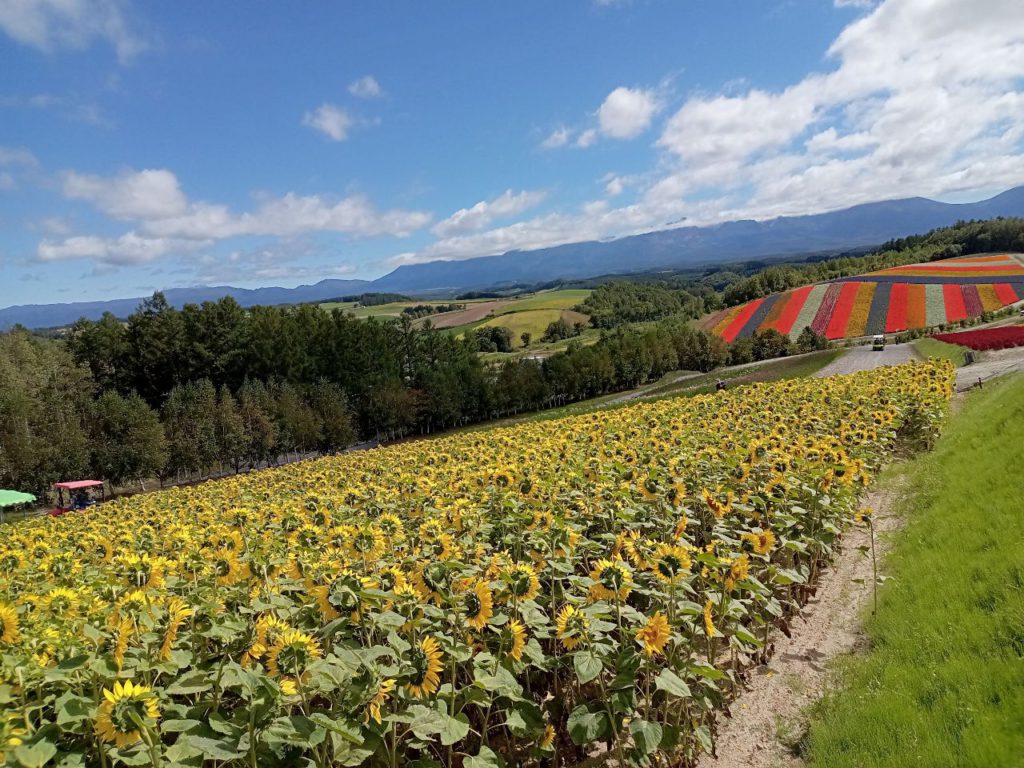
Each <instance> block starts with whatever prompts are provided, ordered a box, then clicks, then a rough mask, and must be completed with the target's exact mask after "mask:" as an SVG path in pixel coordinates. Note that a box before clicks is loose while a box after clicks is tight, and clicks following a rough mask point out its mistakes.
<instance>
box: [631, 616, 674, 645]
mask: <svg viewBox="0 0 1024 768" xmlns="http://www.w3.org/2000/svg"><path fill="white" fill-rule="evenodd" d="M669 637H671V631H670V630H669V627H668V619H666V618H665V614H663V613H662V612H661V611H658V612H657V613H655V614H654V615H653V616H651V618H649V619H648V620H647V623H646V624H644V626H643V627H641V628H640V631H639V632H637V633H636V639H637V642H638V643H641V644H642V645H643V647H644V654H645V655H646V656H654V655H656V654H660V653H661V652H662V651H664V650H665V646H666V645H667V644H668V641H669Z"/></svg>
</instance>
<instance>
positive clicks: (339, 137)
mask: <svg viewBox="0 0 1024 768" xmlns="http://www.w3.org/2000/svg"><path fill="white" fill-rule="evenodd" d="M354 122H355V121H354V120H353V119H352V116H351V115H349V113H348V112H346V111H345V110H344V109H342V108H341V107H336V106H334V105H333V104H321V105H320V106H319V107H317V108H316V109H314V110H313V111H312V112H307V113H306V114H304V115H303V116H302V124H303V125H305V126H306V127H308V128H312V129H314V130H317V131H320V133H322V134H323V135H324V136H326V137H327V138H329V139H331V140H332V141H344V140H345V139H347V138H348V132H349V130H350V129H351V128H352V125H353V123H354Z"/></svg>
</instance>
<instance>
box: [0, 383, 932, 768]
mask: <svg viewBox="0 0 1024 768" xmlns="http://www.w3.org/2000/svg"><path fill="white" fill-rule="evenodd" d="M951 391H952V366H951V365H949V364H948V363H928V364H914V365H906V366H900V367H897V368H888V369H884V370H883V371H879V372H865V373H860V374H855V375H851V376H846V377H836V378H831V379H817V380H811V379H798V380H792V381H785V382H779V383H775V384H767V385H752V386H750V387H747V388H740V389H736V390H734V391H728V392H724V393H718V394H715V395H705V396H696V397H692V398H676V399H672V400H664V401H660V402H656V403H646V404H640V405H634V406H629V407H626V408H621V409H617V410H613V411H605V412H599V413H592V414H585V415H581V416H577V417H572V418H566V419H560V420H550V421H545V422H538V423H532V424H523V425H518V426H515V427H511V428H507V429H494V430H490V431H485V432H474V433H466V434H459V435H454V436H452V437H448V438H443V439H437V440H432V441H429V442H415V443H406V444H402V445H397V446H393V447H389V448H384V449H379V450H372V451H366V452H362V453H357V454H346V455H341V456H337V457H332V458H326V459H320V460H316V461H310V462H305V463H302V464H298V465H291V466H289V467H284V468H280V469H275V470H266V471H261V472H254V473H251V474H248V475H245V476H240V477H236V478H232V479H229V480H222V481H216V482H209V483H205V484H203V485H198V486H193V487H188V488H178V489H174V490H170V491H166V492H161V493H155V494H149V495H143V496H138V497H135V498H132V499H128V500H121V501H117V502H113V503H110V504H108V505H104V506H102V507H100V508H97V509H95V510H94V511H92V512H89V513H84V514H75V515H68V516H65V517H63V518H60V519H49V518H47V519H42V520H39V521H36V522H33V523H29V524H25V525H22V526H20V527H18V528H17V529H11V535H9V536H8V537H7V538H6V539H4V540H3V541H0V647H2V655H0V695H2V696H3V697H4V698H3V702H4V704H3V705H4V707H5V715H4V719H2V720H0V729H3V730H2V731H0V735H2V736H3V737H4V741H0V744H8V745H11V744H16V742H18V741H19V740H26V739H32V740H33V741H34V742H36V743H35V745H34V746H33V747H32V748H31V749H32V750H36V751H38V754H36V753H35V752H33V754H32V755H29V756H27V757H26V759H35V760H36V763H34V764H38V765H42V764H43V763H45V762H46V760H48V759H49V758H50V757H53V756H54V755H57V754H59V755H61V756H66V757H67V759H68V760H70V761H72V762H73V761H74V760H78V761H80V762H85V763H89V764H101V763H103V764H109V761H110V760H111V759H113V760H121V761H124V762H125V763H127V764H129V765H138V764H154V765H156V764H158V763H160V762H161V761H163V762H164V763H167V764H182V765H191V764H198V761H202V760H206V761H216V763H217V764H218V765H224V766H227V765H239V766H241V765H261V766H262V765H282V766H283V765H296V764H306V765H330V764H337V765H353V766H355V765H375V766H376V765H388V766H400V765H413V764H416V765H423V766H428V765H430V766H435V765H464V766H467V768H481V766H496V765H499V764H500V763H499V757H498V756H499V755H500V756H502V757H503V759H504V760H505V761H506V763H507V764H513V765H522V766H527V765H541V764H542V762H543V761H544V760H548V759H551V758H552V757H555V756H556V755H557V759H558V760H560V761H561V763H560V764H565V765H572V764H576V763H577V762H579V761H580V760H582V759H583V758H585V757H586V756H587V755H588V754H592V753H595V752H600V751H602V750H604V749H606V748H607V749H610V750H611V751H612V752H613V753H614V754H615V755H616V756H617V757H618V759H619V760H620V762H622V761H625V760H627V759H629V760H631V761H633V762H638V763H641V762H644V761H647V760H652V759H655V756H656V755H658V756H660V757H659V758H658V759H660V760H662V761H664V760H666V759H668V757H669V756H671V757H672V758H673V759H678V760H681V761H683V762H684V763H686V762H690V761H692V760H693V759H695V758H696V757H697V755H699V754H700V753H703V752H708V751H711V750H712V748H713V743H714V733H715V718H716V716H717V715H718V714H719V713H720V712H721V710H722V708H723V706H724V705H725V704H726V703H727V702H729V701H730V700H731V699H732V698H733V697H734V696H735V695H736V693H737V692H738V690H739V688H740V686H741V681H740V673H741V670H742V669H743V668H744V666H745V665H747V664H749V663H751V661H753V660H755V659H758V658H759V657H760V655H761V654H762V653H763V652H764V650H765V639H766V637H768V634H769V632H770V631H771V628H772V626H773V625H775V624H777V623H779V622H785V621H786V620H787V617H789V616H790V615H791V614H793V613H795V612H796V611H798V610H799V608H800V606H801V604H802V603H803V601H804V600H805V599H806V598H807V597H808V595H809V594H810V586H809V585H810V584H811V583H812V582H814V580H815V578H816V575H817V573H818V572H819V570H820V569H821V568H822V566H823V565H824V564H825V563H826V562H827V561H828V560H829V559H830V557H831V554H832V552H833V548H834V547H835V546H836V544H837V540H838V537H839V535H840V533H841V531H842V529H843V527H844V526H845V525H846V524H847V523H849V522H850V521H851V520H852V519H853V518H854V516H855V515H856V514H857V512H858V510H859V500H860V497H861V493H862V491H863V489H864V488H865V487H866V486H867V485H868V484H869V483H870V482H871V480H872V478H873V477H874V475H875V474H876V473H877V472H878V471H879V469H880V468H881V467H882V466H883V465H884V464H885V463H886V462H887V461H888V460H889V458H890V456H891V455H892V452H893V450H894V448H896V447H897V442H898V436H900V437H901V438H902V440H903V441H904V444H907V441H910V440H912V439H913V438H914V437H926V436H931V435H933V434H934V432H935V431H936V430H937V429H938V427H939V425H940V423H941V421H942V419H943V417H944V414H945V411H946V403H947V400H948V398H949V397H950V395H951ZM10 740H13V742H12V741H10ZM101 754H102V757H101ZM414 761H419V762H415V763H414ZM23 764H27V763H23Z"/></svg>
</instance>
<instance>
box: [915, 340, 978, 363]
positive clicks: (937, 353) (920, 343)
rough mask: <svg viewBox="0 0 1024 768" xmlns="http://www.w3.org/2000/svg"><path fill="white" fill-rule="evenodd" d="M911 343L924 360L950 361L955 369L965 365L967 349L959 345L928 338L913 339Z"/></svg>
mask: <svg viewBox="0 0 1024 768" xmlns="http://www.w3.org/2000/svg"><path fill="white" fill-rule="evenodd" d="M912 343H913V345H914V348H915V349H916V350H917V351H918V354H920V355H921V357H923V358H924V359H926V360H927V359H928V358H929V357H937V358H939V359H940V360H951V361H952V362H953V365H955V366H956V367H957V368H960V367H961V366H963V365H966V364H967V357H966V354H967V349H966V347H961V346H960V345H959V344H947V343H946V342H944V341H939V340H938V339H929V338H921V339H914V341H913V342H912Z"/></svg>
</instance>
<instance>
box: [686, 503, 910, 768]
mask: <svg viewBox="0 0 1024 768" xmlns="http://www.w3.org/2000/svg"><path fill="white" fill-rule="evenodd" d="M899 493H900V491H899V489H885V490H877V491H875V492H873V493H872V494H870V495H869V496H868V499H867V502H866V506H869V507H871V508H873V509H874V510H875V531H876V534H875V536H876V539H875V541H876V549H877V552H878V555H879V556H881V554H882V552H883V551H884V550H885V549H887V541H888V534H890V533H891V532H892V531H894V530H895V529H896V528H898V527H899V525H900V524H901V520H900V518H899V517H897V515H896V508H897V504H896V500H897V499H898V497H899ZM869 541H870V539H869V534H868V531H867V530H866V529H865V528H863V527H856V528H852V529H850V530H849V531H848V532H847V533H846V535H845V537H844V539H843V551H842V553H841V554H840V555H839V557H838V558H837V559H836V561H835V563H834V564H833V566H832V568H831V569H829V570H828V571H827V572H826V573H825V574H824V575H823V576H822V577H821V580H820V581H819V586H818V592H817V594H816V595H815V596H814V597H813V598H812V599H811V601H810V602H809V603H808V604H807V605H806V606H804V609H803V610H802V611H801V612H800V614H799V615H798V616H797V617H795V618H794V619H793V621H792V624H791V626H790V630H791V633H792V637H791V638H787V637H785V636H783V635H781V634H779V633H776V635H777V636H776V637H775V638H774V639H773V641H774V643H775V653H774V654H773V656H772V658H771V660H770V661H769V663H768V664H767V665H764V666H762V667H758V668H757V669H755V670H753V672H752V674H751V680H750V685H749V688H748V689H747V690H746V691H745V692H744V693H743V694H742V695H741V696H740V698H739V699H737V700H736V701H735V702H733V705H732V707H731V715H732V717H731V718H729V719H725V718H723V719H722V721H721V729H720V731H719V732H718V735H717V738H716V747H717V752H718V757H717V759H716V758H712V757H709V756H705V757H704V758H703V759H702V760H701V761H700V763H699V764H698V765H699V766H700V768H802V767H803V766H804V765H805V763H804V761H803V760H801V759H800V757H798V756H797V753H796V749H795V748H796V745H797V744H798V743H799V741H800V739H801V737H802V736H803V734H804V732H805V728H806V725H805V722H804V719H803V715H802V712H803V710H804V708H805V707H807V705H809V704H811V703H812V702H814V701H815V700H817V699H818V698H820V697H821V695H822V693H823V692H824V691H825V690H826V689H827V687H828V684H829V681H830V677H831V672H830V668H829V662H830V661H832V660H833V659H835V658H837V657H839V656H842V655H845V654H848V653H851V652H853V651H855V650H857V648H858V647H859V646H860V645H861V643H862V642H863V634H862V630H861V622H860V617H861V616H862V613H863V611H865V610H870V608H869V606H870V603H871V596H872V588H871V582H872V575H871V559H870V557H867V556H865V555H864V554H862V553H861V552H860V551H859V550H858V547H860V546H865V545H867V544H868V543H869Z"/></svg>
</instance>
